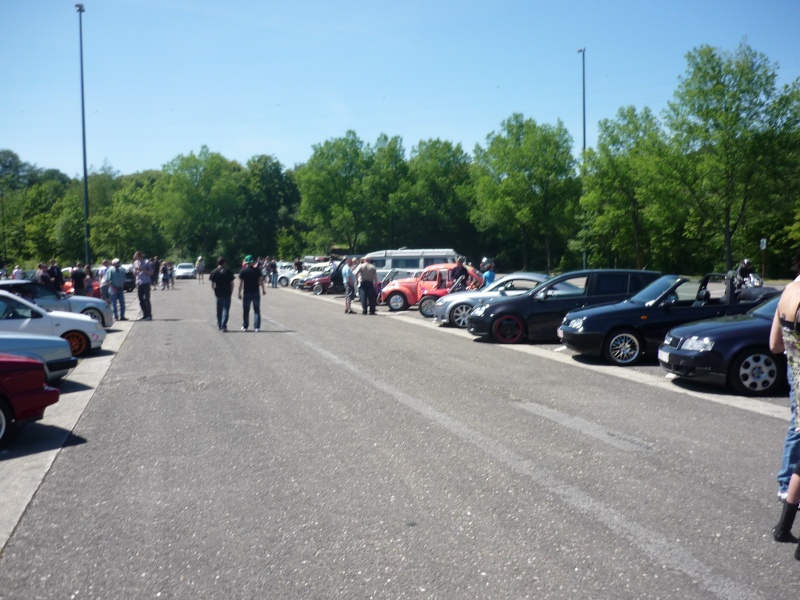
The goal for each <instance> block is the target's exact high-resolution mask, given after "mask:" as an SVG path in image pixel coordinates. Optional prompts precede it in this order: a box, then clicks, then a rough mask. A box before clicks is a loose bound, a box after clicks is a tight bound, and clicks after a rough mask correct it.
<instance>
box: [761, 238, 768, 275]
mask: <svg viewBox="0 0 800 600" xmlns="http://www.w3.org/2000/svg"><path fill="white" fill-rule="evenodd" d="M766 249H767V238H761V279H764V261H765V258H764V257H765V251H766Z"/></svg>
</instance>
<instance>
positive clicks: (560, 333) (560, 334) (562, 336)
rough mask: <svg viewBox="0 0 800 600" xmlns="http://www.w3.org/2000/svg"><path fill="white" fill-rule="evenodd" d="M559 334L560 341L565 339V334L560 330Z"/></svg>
mask: <svg viewBox="0 0 800 600" xmlns="http://www.w3.org/2000/svg"><path fill="white" fill-rule="evenodd" d="M557 333H558V339H563V338H564V332H563V331H561V329H560V328H559V329H558V331H557Z"/></svg>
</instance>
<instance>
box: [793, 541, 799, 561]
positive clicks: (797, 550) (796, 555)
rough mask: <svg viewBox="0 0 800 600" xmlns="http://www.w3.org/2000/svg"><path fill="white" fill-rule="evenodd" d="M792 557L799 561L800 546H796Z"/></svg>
mask: <svg viewBox="0 0 800 600" xmlns="http://www.w3.org/2000/svg"><path fill="white" fill-rule="evenodd" d="M794 557H795V558H796V559H797V560H800V544H798V545H797V548H796V549H795V551H794Z"/></svg>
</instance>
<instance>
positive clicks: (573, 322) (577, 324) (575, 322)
mask: <svg viewBox="0 0 800 600" xmlns="http://www.w3.org/2000/svg"><path fill="white" fill-rule="evenodd" d="M585 319H586V317H578V318H576V319H570V321H569V323H568V324H567V327H569V328H571V329H581V328H583V321H584V320H585Z"/></svg>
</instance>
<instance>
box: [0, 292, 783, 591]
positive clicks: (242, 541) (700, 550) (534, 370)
mask: <svg viewBox="0 0 800 600" xmlns="http://www.w3.org/2000/svg"><path fill="white" fill-rule="evenodd" d="M153 304H154V317H155V320H154V321H152V322H135V323H129V324H127V326H126V327H125V328H119V329H118V330H116V331H114V332H113V333H112V334H111V335H110V336H109V340H108V343H107V347H106V348H105V349H104V353H103V355H101V356H94V357H91V358H89V359H86V360H84V361H82V363H81V365H80V366H79V367H78V369H76V371H75V372H74V373H73V374H72V375H71V376H70V381H69V382H68V383H66V384H65V385H64V388H63V390H62V398H61V402H59V404H58V405H56V406H54V407H51V408H50V409H48V412H47V418H46V420H45V421H44V422H42V423H37V424H34V425H31V426H29V427H27V428H26V429H25V430H23V432H22V434H21V435H20V437H19V438H18V439H17V441H16V443H15V444H14V446H13V447H12V448H11V449H10V450H9V451H7V452H5V453H3V454H0V481H2V482H3V486H2V488H0V505H2V506H3V509H4V510H3V511H2V516H1V517H0V535H2V536H3V537H2V538H0V544H2V543H4V549H3V552H2V555H1V556H0V598H2V599H15V600H16V599H29V598H70V597H72V598H308V597H313V598H328V597H347V598H349V597H382V598H400V597H419V598H523V597H532V598H545V597H546V598H574V597H576V596H580V597H585V598H715V597H720V598H759V597H761V598H775V597H782V596H786V595H788V594H791V593H793V591H794V587H795V586H794V579H795V578H794V576H793V574H794V573H796V569H797V568H798V564H797V563H796V561H794V559H793V558H792V551H793V548H791V547H790V546H787V545H779V544H776V543H774V542H772V541H771V538H770V536H769V531H770V528H771V526H772V525H773V524H774V523H773V522H774V521H775V520H776V518H777V515H778V509H779V506H778V504H777V502H776V501H775V500H774V497H773V494H774V483H773V479H774V472H775V469H776V467H777V461H778V459H779V456H780V448H781V443H782V439H783V435H784V433H785V428H786V424H787V423H786V419H787V418H788V410H787V408H786V402H787V401H786V399H785V398H780V397H778V398H770V399H766V400H748V399H742V398H738V397H736V396H733V395H730V394H728V393H726V392H724V391H722V390H713V389H711V390H709V389H708V388H700V387H692V388H687V387H681V386H677V385H676V384H675V383H674V382H671V381H669V380H666V379H665V378H664V377H663V374H661V373H660V371H659V370H658V368H657V367H655V366H654V365H645V366H643V367H640V368H636V369H619V368H614V367H609V366H607V365H604V364H602V363H600V362H592V361H584V360H576V359H575V358H573V357H572V356H571V355H570V354H569V352H565V351H563V350H561V349H560V348H559V347H558V346H557V345H530V346H517V347H505V346H499V345H495V344H491V343H484V342H480V341H476V340H474V339H473V338H472V336H469V334H465V333H464V332H461V331H454V330H448V329H439V328H436V327H434V326H432V324H431V323H430V322H429V321H427V320H424V319H422V318H421V317H420V316H419V314H418V313H416V312H415V311H408V312H406V313H400V314H388V313H386V312H383V313H381V314H379V315H377V316H375V317H371V316H361V315H352V316H351V315H344V314H343V311H342V303H341V299H335V298H329V297H313V296H310V295H308V294H304V293H302V292H296V291H292V290H283V289H281V290H269V292H268V294H267V296H266V298H265V306H264V312H265V320H264V324H263V331H262V332H261V333H259V334H254V333H252V332H250V333H241V332H238V331H236V329H237V328H238V319H239V316H240V309H239V308H238V305H237V306H236V307H235V309H234V313H233V317H232V321H231V326H232V327H231V329H232V331H231V332H230V333H228V334H222V333H220V332H218V331H217V330H216V328H215V326H214V323H213V298H212V294H211V290H210V288H209V286H208V285H207V284H206V285H199V284H197V283H195V282H191V281H185V282H179V284H178V287H177V289H176V290H174V291H169V292H161V291H159V292H158V293H156V294H154V297H153ZM115 329H117V328H115ZM63 441H66V445H64V446H63V447H61V444H62V442H63Z"/></svg>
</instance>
